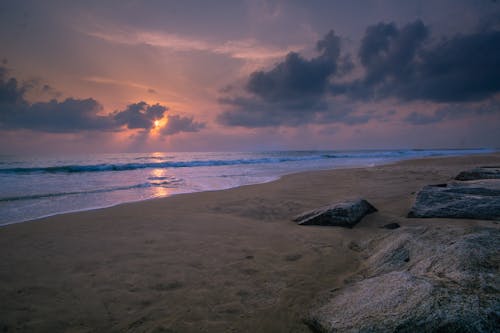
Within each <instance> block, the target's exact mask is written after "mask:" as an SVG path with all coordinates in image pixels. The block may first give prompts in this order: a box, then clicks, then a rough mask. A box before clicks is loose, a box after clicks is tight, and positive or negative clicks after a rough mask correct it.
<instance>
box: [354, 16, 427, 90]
mask: <svg viewBox="0 0 500 333" xmlns="http://www.w3.org/2000/svg"><path fill="white" fill-rule="evenodd" d="M428 34H429V31H428V29H427V28H426V27H425V25H424V24H423V23H422V22H421V21H415V22H413V23H410V24H408V25H406V26H404V27H403V28H402V29H398V28H397V27H396V25H395V24H394V23H389V24H386V23H379V24H377V25H374V26H371V27H368V29H367V30H366V34H365V36H364V38H363V40H362V42H361V47H360V49H359V54H358V56H359V59H360V61H361V64H363V66H364V67H365V70H366V74H365V78H364V81H365V83H366V84H376V83H378V82H381V81H385V80H387V79H388V78H390V79H392V80H398V81H401V80H404V79H407V78H408V77H409V76H411V73H412V67H413V66H412V62H413V60H414V59H415V54H416V51H417V50H418V48H419V47H420V46H421V45H422V43H423V41H424V40H425V39H426V38H427V36H428Z"/></svg>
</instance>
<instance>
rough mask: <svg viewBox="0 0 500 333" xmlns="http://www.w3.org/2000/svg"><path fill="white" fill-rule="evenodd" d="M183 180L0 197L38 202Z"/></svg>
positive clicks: (162, 184)
mask: <svg viewBox="0 0 500 333" xmlns="http://www.w3.org/2000/svg"><path fill="white" fill-rule="evenodd" d="M181 182H182V180H172V181H162V182H151V183H141V184H135V185H130V186H117V187H110V188H104V189H96V190H89V191H73V192H57V193H41V194H31V195H24V196H13V197H3V198H2V197H0V202H5V201H21V200H36V199H45V198H55V197H64V196H68V195H77V194H96V193H106V192H115V191H125V190H132V189H136V188H148V187H153V186H161V187H177V186H178V185H179V183H181Z"/></svg>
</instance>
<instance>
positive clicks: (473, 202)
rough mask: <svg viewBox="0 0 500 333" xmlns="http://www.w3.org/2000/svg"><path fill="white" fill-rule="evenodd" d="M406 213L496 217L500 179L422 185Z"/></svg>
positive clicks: (499, 211)
mask: <svg viewBox="0 0 500 333" xmlns="http://www.w3.org/2000/svg"><path fill="white" fill-rule="evenodd" d="M408 217H429V218H430V217H444V218H467V219H482V220H500V180H497V179H489V180H478V181H468V182H454V183H450V184H439V185H430V186H425V187H424V188H423V189H422V190H421V191H420V192H419V193H418V194H417V198H416V200H415V204H414V205H413V207H412V208H411V210H410V212H409V213H408Z"/></svg>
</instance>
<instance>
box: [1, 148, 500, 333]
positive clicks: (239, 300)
mask: <svg viewBox="0 0 500 333" xmlns="http://www.w3.org/2000/svg"><path fill="white" fill-rule="evenodd" d="M485 164H489V165H500V153H494V154H485V155H483V154H481V155H469V156H458V157H438V158H436V157H430V158H424V159H410V160H404V161H398V162H395V163H391V164H384V165H379V166H374V167H368V168H366V167H361V168H348V169H333V170H322V171H306V172H300V173H294V174H288V175H284V176H282V177H281V178H280V179H279V180H275V181H272V182H268V183H261V184H253V185H244V186H240V187H236V188H231V189H226V190H219V191H205V192H195V193H184V194H182V195H181V194H179V195H174V196H170V197H166V198H157V199H151V200H146V201H140V202H132V203H124V204H120V205H117V206H113V207H109V208H103V209H93V210H89V211H84V212H76V213H66V214H59V215H55V216H52V217H47V218H43V219H37V220H31V221H29V222H30V223H14V224H10V225H6V226H4V227H3V228H0V248H2V251H1V252H0V297H1V298H2V299H3V300H5V301H4V304H3V307H2V309H0V328H3V329H4V330H5V329H7V330H8V331H9V332H10V331H14V332H29V331H71V330H73V331H80V332H91V331H103V332H104V331H106V332H122V331H132V332H135V331H137V332H143V331H150V332H169V331H170V332H199V331H207V332H226V331H227V332H231V331H238V332H255V331H260V332H303V333H305V332H309V329H308V328H307V326H306V325H305V324H304V323H303V318H304V313H305V312H307V311H309V310H310V309H311V308H312V307H313V306H314V304H315V303H316V302H317V297H318V295H321V294H322V293H323V292H325V291H328V290H337V289H338V288H343V287H344V286H345V285H346V284H347V283H348V281H349V279H350V278H351V277H352V276H354V275H355V274H356V272H358V271H359V270H360V269H362V268H363V262H364V260H365V254H364V253H363V252H362V251H359V250H358V247H364V246H368V245H369V244H372V243H373V242H374V241H377V240H380V239H384V237H386V236H387V235H389V234H390V233H391V232H392V231H390V230H387V229H383V228H381V227H382V226H383V225H385V224H387V223H392V222H396V223H399V224H400V225H401V228H400V229H398V230H408V228H409V229H412V228H415V227H418V228H426V229H429V230H432V231H433V232H435V233H446V232H447V230H450V228H452V229H453V230H469V229H473V228H476V227H478V226H487V227H493V228H499V226H498V223H497V222H494V221H481V220H466V219H463V220H456V219H408V218H406V214H407V212H408V210H409V209H410V207H411V204H412V202H413V200H414V197H415V192H416V191H418V190H419V189H420V188H421V187H422V186H423V185H428V184H432V183H441V182H446V181H448V180H450V179H452V178H453V177H455V176H456V174H457V172H459V171H462V170H464V169H468V168H470V167H475V166H481V165H485ZM354 196H362V197H364V198H366V199H367V200H368V201H369V202H370V203H372V204H373V205H374V206H375V207H376V208H377V209H378V210H379V211H378V212H377V213H373V214H370V215H368V216H366V217H365V218H364V219H363V220H362V221H361V222H360V223H359V224H357V225H356V226H355V227H354V228H353V229H344V228H335V227H304V226H298V225H296V224H295V223H294V222H292V221H291V218H292V217H294V216H295V215H297V214H298V213H301V212H304V211H307V210H310V209H313V208H317V207H320V206H323V205H324V204H327V203H329V202H335V201H338V200H342V199H346V198H348V197H354ZM34 222H40V223H34Z"/></svg>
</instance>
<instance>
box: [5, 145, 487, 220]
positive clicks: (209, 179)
mask: <svg viewBox="0 0 500 333" xmlns="http://www.w3.org/2000/svg"><path fill="white" fill-rule="evenodd" d="M491 151H492V150H488V149H474V150H369V151H367V150H358V151H278V152H244V153H235V152H211V153H136V154H132V153H124V154H92V155H74V156H67V155H61V156H43V157H41V156H0V184H1V185H0V225H5V224H10V223H15V222H22V221H26V220H32V219H36V218H40V217H43V216H48V215H54V214H60V213H64V212H71V211H80V210H88V209H93V208H101V207H108V206H113V205H116V204H120V203H125V202H132V201H141V200H146V199H152V198H160V197H167V196H171V195H174V194H179V193H188V192H199V191H208V190H220V189H227V188H231V187H237V186H241V185H248V184H256V183H264V182H268V181H272V180H275V179H277V178H279V177H280V176H282V175H285V174H289V173H295V172H300V171H307V170H320V169H335V168H345V167H362V166H373V165H379V164H384V163H389V162H394V161H398V160H403V159H409V158H418V157H430V156H454V155H466V154H475V153H488V152H491Z"/></svg>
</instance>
